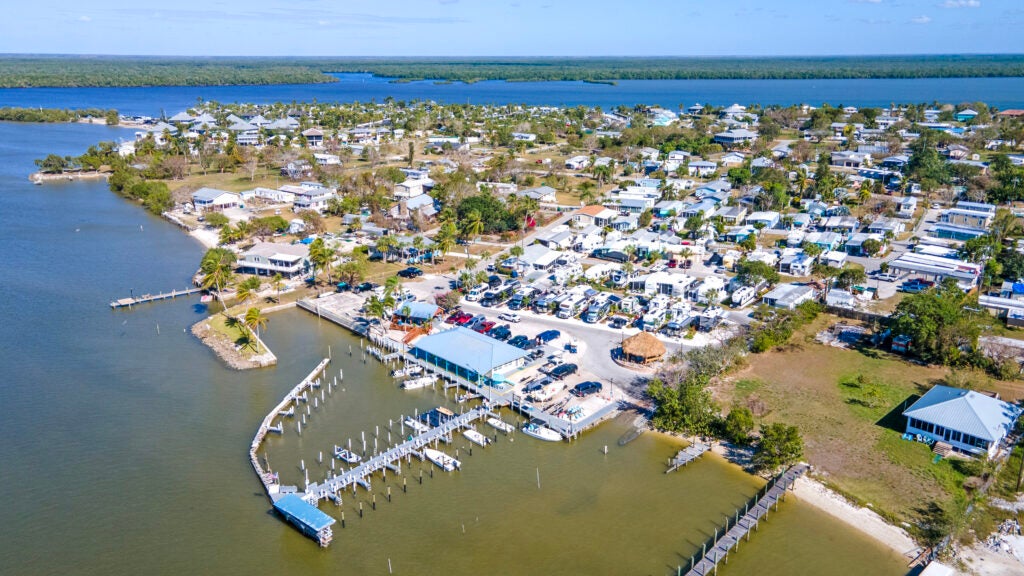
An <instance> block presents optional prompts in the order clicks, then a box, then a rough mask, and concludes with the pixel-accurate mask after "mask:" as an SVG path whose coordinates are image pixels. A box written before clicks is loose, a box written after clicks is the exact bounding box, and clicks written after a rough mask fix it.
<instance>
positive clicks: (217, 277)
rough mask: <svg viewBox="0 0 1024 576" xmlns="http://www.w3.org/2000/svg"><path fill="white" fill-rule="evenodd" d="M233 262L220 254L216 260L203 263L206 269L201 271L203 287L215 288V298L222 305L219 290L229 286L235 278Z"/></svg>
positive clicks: (207, 288)
mask: <svg viewBox="0 0 1024 576" xmlns="http://www.w3.org/2000/svg"><path fill="white" fill-rule="evenodd" d="M233 262H234V261H233V260H231V259H230V258H229V257H227V256H226V255H221V256H220V258H218V259H217V260H213V261H210V262H209V263H204V265H205V267H206V269H205V270H204V271H203V272H204V274H203V278H202V286H203V289H204V290H210V289H211V288H213V289H215V290H216V294H217V300H219V301H220V303H221V305H222V306H223V305H224V301H223V299H222V298H221V290H222V289H224V288H227V287H228V286H230V285H231V283H232V282H233V281H234V279H235V274H234V271H233V270H232V264H233Z"/></svg>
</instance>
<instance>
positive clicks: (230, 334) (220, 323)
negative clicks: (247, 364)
mask: <svg viewBox="0 0 1024 576" xmlns="http://www.w3.org/2000/svg"><path fill="white" fill-rule="evenodd" d="M227 320H228V319H227V317H225V316H224V314H214V315H213V316H211V317H210V329H211V330H213V331H214V332H216V333H218V334H220V335H221V336H224V337H225V338H227V339H228V340H229V341H230V342H233V343H234V344H235V345H236V346H240V348H239V352H240V353H241V354H242V355H243V356H245V357H246V358H251V357H253V356H257V355H259V354H266V353H267V349H266V347H264V346H263V345H260V344H257V343H256V341H255V338H253V339H252V340H250V339H249V337H248V335H247V334H246V332H243V330H242V327H241V326H231V325H229V324H228V321H227Z"/></svg>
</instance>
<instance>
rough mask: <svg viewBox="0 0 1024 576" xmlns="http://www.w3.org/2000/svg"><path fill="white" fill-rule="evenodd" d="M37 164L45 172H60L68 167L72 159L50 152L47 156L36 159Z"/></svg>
mask: <svg viewBox="0 0 1024 576" xmlns="http://www.w3.org/2000/svg"><path fill="white" fill-rule="evenodd" d="M35 164H36V166H38V167H39V171H40V172H42V173H43V174H60V173H61V172H64V170H66V169H67V168H68V165H69V164H70V161H69V160H68V158H67V157H64V156H58V155H57V154H48V155H47V156H46V158H43V159H41V160H36V161H35Z"/></svg>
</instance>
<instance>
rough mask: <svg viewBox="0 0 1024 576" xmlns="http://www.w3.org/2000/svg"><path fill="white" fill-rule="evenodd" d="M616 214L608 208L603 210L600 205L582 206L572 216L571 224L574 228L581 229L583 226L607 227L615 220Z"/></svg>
mask: <svg viewBox="0 0 1024 576" xmlns="http://www.w3.org/2000/svg"><path fill="white" fill-rule="evenodd" d="M615 216H616V212H615V211H614V210H611V209H609V208H605V207H604V206H600V205H592V206H584V207H583V208H580V209H579V210H577V211H576V212H574V213H573V215H572V222H573V224H574V225H575V226H576V227H579V228H582V227H585V226H598V227H604V226H608V225H609V224H610V223H611V221H612V218H615Z"/></svg>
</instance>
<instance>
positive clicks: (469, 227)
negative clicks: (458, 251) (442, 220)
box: [462, 210, 484, 236]
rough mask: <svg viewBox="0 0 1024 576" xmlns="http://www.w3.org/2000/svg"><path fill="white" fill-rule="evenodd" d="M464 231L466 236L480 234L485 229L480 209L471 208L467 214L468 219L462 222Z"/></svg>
mask: <svg viewBox="0 0 1024 576" xmlns="http://www.w3.org/2000/svg"><path fill="white" fill-rule="evenodd" d="M462 229H463V232H464V233H465V234H466V236H479V235H480V234H482V233H483V231H484V219H483V216H481V215H480V211H479V210H470V211H469V213H468V214H466V221H465V222H463V223H462Z"/></svg>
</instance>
